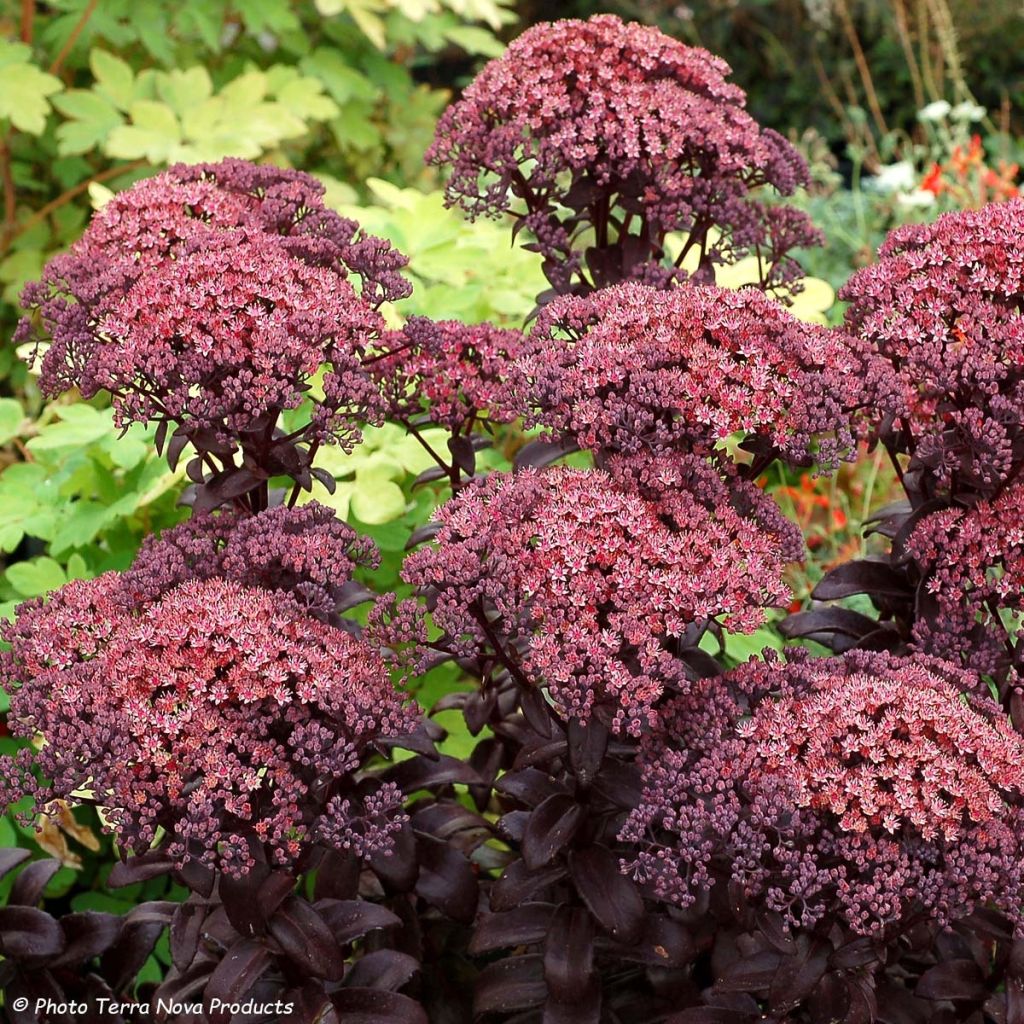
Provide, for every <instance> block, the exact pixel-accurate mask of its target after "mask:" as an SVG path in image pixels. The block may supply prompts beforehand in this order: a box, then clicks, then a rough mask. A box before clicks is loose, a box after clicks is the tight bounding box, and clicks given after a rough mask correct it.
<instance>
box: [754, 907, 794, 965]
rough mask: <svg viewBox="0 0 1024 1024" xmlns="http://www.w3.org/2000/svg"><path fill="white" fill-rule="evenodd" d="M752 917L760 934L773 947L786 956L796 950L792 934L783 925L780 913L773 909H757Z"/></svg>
mask: <svg viewBox="0 0 1024 1024" xmlns="http://www.w3.org/2000/svg"><path fill="white" fill-rule="evenodd" d="M754 917H755V920H756V921H757V927H758V928H760V930H761V934H762V935H763V936H764V937H765V938H766V939H767V940H768V942H769V943H770V944H771V945H772V946H774V947H775V949H777V950H778V951H779V952H780V953H784V954H786V955H787V956H788V955H789V954H791V953H794V952H795V951H796V944H795V943H794V942H793V936H792V935H791V934H790V933H789V932H788V931H786V929H785V927H784V926H783V921H782V915H781V914H779V913H777V912H776V911H774V910H758V911H757V912H756V914H755V915H754Z"/></svg>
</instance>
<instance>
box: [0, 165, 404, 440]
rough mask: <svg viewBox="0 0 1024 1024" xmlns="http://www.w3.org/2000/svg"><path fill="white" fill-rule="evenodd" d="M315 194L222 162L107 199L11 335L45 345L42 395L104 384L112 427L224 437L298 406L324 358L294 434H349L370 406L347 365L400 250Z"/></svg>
mask: <svg viewBox="0 0 1024 1024" xmlns="http://www.w3.org/2000/svg"><path fill="white" fill-rule="evenodd" d="M322 195H323V188H322V186H320V185H319V184H318V183H317V182H315V181H314V179H312V178H310V177H309V176H308V175H305V174H301V173H299V172H296V171H284V170H279V169H277V168H272V167H257V166H255V165H252V164H249V163H246V162H245V161H241V160H226V161H224V162H223V163H220V164H212V165H199V166H196V167H172V168H171V169H170V170H168V171H166V172H165V173H163V174H160V175H157V176H156V177H153V178H149V179H146V180H144V181H142V182H139V183H138V184H137V185H135V186H133V187H132V188H130V189H128V190H127V191H125V192H123V193H121V194H120V195H118V196H116V197H115V198H114V199H112V200H111V201H110V202H109V203H108V204H107V205H106V206H105V207H104V208H103V209H102V210H101V211H100V212H99V213H98V214H97V215H96V217H95V218H94V219H93V222H92V224H91V225H90V226H89V228H88V229H87V231H86V233H85V235H84V236H83V237H82V239H81V240H80V241H79V242H77V243H76V244H75V245H74V246H73V247H72V249H71V250H70V252H68V253H66V254H64V255H60V256H57V257H55V258H54V259H53V260H51V261H50V263H49V264H48V265H47V267H46V269H45V270H44V272H43V276H42V279H41V280H40V281H39V282H37V283H34V284H30V285H28V286H26V289H25V292H24V295H23V303H24V305H25V306H26V307H27V308H28V309H29V310H30V311H31V315H30V316H28V317H26V318H25V319H24V320H23V321H22V323H21V324H20V325H19V328H18V333H17V338H18V339H19V340H32V339H34V340H36V341H38V342H44V343H45V342H47V341H49V347H48V348H47V349H46V351H45V354H44V356H43V362H42V375H41V378H40V386H41V387H42V389H43V391H44V392H45V393H46V394H49V395H55V394H59V393H60V392H62V391H64V390H67V389H68V388H70V387H78V388H80V389H81V391H82V393H83V395H85V396H86V397H91V396H92V395H94V394H95V393H96V392H97V391H99V390H108V391H110V392H111V393H112V395H113V400H114V409H115V414H116V416H117V421H118V423H120V424H126V423H129V422H131V421H134V420H139V421H147V420H170V421H173V422H178V423H186V422H187V423H189V424H190V425H191V426H192V427H193V428H196V429H213V430H214V431H215V432H216V433H217V434H218V436H221V437H228V436H230V435H232V434H237V433H241V432H244V431H245V430H246V429H252V428H253V427H254V426H255V427H256V428H261V427H262V426H263V425H264V423H265V418H266V416H268V415H270V416H271V417H276V415H277V414H278V413H279V412H280V411H281V410H282V409H287V408H293V407H295V406H296V405H298V404H299V402H300V401H301V400H302V398H303V396H304V394H305V393H306V392H307V391H308V387H309V382H310V379H311V378H312V377H313V375H314V374H315V373H316V372H317V371H318V369H319V368H320V367H321V366H322V365H324V364H328V367H329V369H328V372H327V373H326V375H325V377H324V383H323V391H324V397H323V398H322V399H321V400H320V401H319V402H318V403H317V407H316V411H315V413H314V417H313V423H312V424H311V427H310V430H309V434H308V437H307V440H320V441H328V440H334V441H339V442H341V443H343V444H346V445H350V444H351V443H353V441H354V440H355V439H358V432H357V431H358V423H359V421H361V420H365V419H368V418H369V419H372V418H373V417H375V416H377V415H379V409H378V408H377V405H378V404H379V403H378V399H377V395H376V389H375V388H374V386H373V382H372V381H371V380H370V378H369V377H368V376H367V375H366V373H365V372H364V371H363V370H362V368H361V365H360V361H361V357H362V356H363V354H364V353H365V351H366V349H367V347H369V346H370V345H372V344H374V343H375V342H376V340H377V339H378V337H379V335H380V334H381V333H382V331H383V321H382V319H381V317H380V314H379V313H378V312H377V307H378V306H379V305H380V303H381V302H383V301H385V300H387V299H395V298H401V297H402V296H404V295H407V294H408V292H409V285H408V283H407V282H405V281H404V279H403V278H402V277H401V274H400V273H399V271H400V269H401V267H402V265H403V264H404V262H405V260H404V258H403V257H401V256H400V255H399V254H398V253H396V252H395V251H394V250H393V249H391V248H390V246H389V245H388V244H387V243H385V242H383V241H381V240H380V239H375V238H370V237H361V236H358V235H357V230H358V229H357V226H356V225H355V223H354V222H352V221H349V220H346V219H344V218H341V217H339V216H338V215H337V214H335V213H333V211H330V210H328V209H326V208H325V207H324V205H323V198H322ZM356 278H358V279H359V280H360V281H361V293H357V291H356V289H355V288H354V287H353V284H352V280H355V279H356Z"/></svg>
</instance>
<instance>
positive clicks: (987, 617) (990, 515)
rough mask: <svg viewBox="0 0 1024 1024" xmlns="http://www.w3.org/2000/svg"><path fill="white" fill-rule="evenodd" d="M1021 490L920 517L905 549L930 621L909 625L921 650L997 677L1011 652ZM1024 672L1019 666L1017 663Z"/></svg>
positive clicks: (1023, 526)
mask: <svg viewBox="0 0 1024 1024" xmlns="http://www.w3.org/2000/svg"><path fill="white" fill-rule="evenodd" d="M1022 513H1024V484H1019V483H1018V484H1013V485H1012V486H1010V487H1007V488H1006V489H1005V490H1004V491H1003V492H1002V493H1001V494H1000V495H999V496H998V497H996V498H994V499H992V500H991V501H980V502H978V503H977V505H975V506H974V507H973V508H970V509H965V508H948V509H943V510H942V511H939V512H933V513H932V514H931V515H927V516H925V517H924V518H923V519H921V520H920V522H919V523H918V524H917V526H916V527H915V528H914V532H913V533H912V534H911V536H910V538H909V540H908V542H907V552H908V554H910V555H911V556H912V557H913V558H914V560H915V561H916V563H917V565H918V566H919V567H920V568H921V571H922V572H923V573H924V575H925V584H924V586H925V590H926V592H927V594H928V596H929V598H930V599H931V600H932V601H934V602H935V605H936V614H934V615H930V616H926V617H925V616H922V617H921V618H919V619H918V621H917V622H915V624H914V638H915V641H916V642H917V644H918V646H919V647H921V648H922V649H923V650H925V651H927V652H929V653H930V654H934V655H937V656H940V657H943V658H948V659H950V660H951V661H957V660H961V659H966V660H967V663H968V666H969V667H970V668H972V669H974V670H975V671H976V672H983V673H985V674H989V675H993V676H996V677H998V678H1005V677H1006V676H1007V673H1008V669H1010V668H1011V666H1012V664H1013V663H1014V662H1015V661H1017V662H1020V659H1021V658H1024V651H1020V650H1019V648H1018V644H1019V639H1020V635H1021V628H1022V627H1021V622H1020V618H1019V616H1020V613H1021V610H1022V605H1024V516H1022ZM1021 664H1022V665H1024V662H1021Z"/></svg>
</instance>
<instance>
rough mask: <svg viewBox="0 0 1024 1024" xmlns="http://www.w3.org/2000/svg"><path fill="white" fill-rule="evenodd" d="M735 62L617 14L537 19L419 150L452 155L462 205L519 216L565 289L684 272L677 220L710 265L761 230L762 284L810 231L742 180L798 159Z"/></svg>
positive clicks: (776, 183) (708, 269)
mask: <svg viewBox="0 0 1024 1024" xmlns="http://www.w3.org/2000/svg"><path fill="white" fill-rule="evenodd" d="M728 74H729V67H728V66H727V65H726V64H725V63H724V61H722V60H719V59H718V58H717V57H714V56H712V55H711V54H710V53H708V52H707V51H706V50H702V49H699V48H695V47H690V46H685V45H683V44H682V43H680V42H677V41H676V40H674V39H672V38H670V37H669V36H666V35H664V34H663V33H662V32H660V31H659V30H658V29H656V28H651V27H648V26H644V25H638V24H623V22H622V21H620V20H619V19H618V18H617V17H614V16H612V15H599V16H596V17H593V18H591V19H590V20H588V21H556V22H554V23H552V24H543V25H537V26H535V27H533V28H531V29H528V30H527V31H526V32H524V33H523V34H522V35H521V36H519V37H518V38H517V39H516V40H514V41H513V42H512V43H511V45H510V46H509V47H508V49H507V50H506V51H505V53H504V54H503V55H502V56H501V57H500V58H498V59H497V60H493V61H491V62H490V63H489V64H488V65H487V66H486V67H485V68H484V69H483V71H481V72H480V74H479V75H478V76H477V77H476V79H475V80H474V81H473V82H472V84H471V85H470V86H469V87H468V88H467V89H466V90H465V91H464V93H463V94H462V97H461V99H459V101H458V102H457V103H455V104H453V105H452V106H451V107H450V108H449V109H448V110H447V111H446V112H445V114H444V115H443V117H442V118H441V121H440V123H439V125H438V128H437V134H436V136H435V139H434V144H433V145H432V146H431V148H430V150H429V151H428V154H427V159H428V160H429V161H430V162H431V163H434V164H438V165H450V166H451V177H450V179H449V182H448V186H447V194H448V199H449V201H450V202H452V203H457V204H459V205H460V206H462V207H463V208H464V209H465V210H466V211H467V212H468V213H469V214H470V215H471V216H474V217H475V216H478V215H480V214H486V215H493V214H499V213H503V212H505V211H507V210H512V211H513V212H514V213H515V214H516V215H517V216H518V217H520V218H521V220H522V222H523V225H524V226H525V227H527V228H528V229H529V231H530V232H531V234H532V235H533V236H534V238H535V239H536V244H537V247H538V249H539V251H540V252H541V253H542V255H543V256H544V258H545V261H546V263H545V272H546V273H547V274H548V277H549V279H550V280H551V282H552V284H553V285H554V286H555V289H556V290H557V291H559V292H563V293H564V292H567V291H568V290H569V289H570V288H571V287H576V286H578V285H579V284H583V285H584V286H589V287H603V286H604V285H607V284H612V283H615V282H617V281H621V280H623V279H636V280H647V281H648V282H650V283H652V284H659V283H660V284H665V283H666V282H667V281H670V280H672V279H673V277H675V276H678V273H677V272H676V271H675V270H674V268H673V267H671V266H669V265H666V264H665V262H664V252H663V251H662V243H663V241H664V238H665V235H666V233H668V232H671V231H683V232H688V233H689V234H690V237H691V239H692V240H693V244H694V245H695V246H696V247H697V248H696V249H695V251H697V252H700V253H701V255H702V259H701V273H702V274H704V275H706V276H710V275H713V267H714V265H715V264H717V263H721V262H733V261H734V260H735V259H737V258H739V257H741V256H743V255H746V254H747V253H748V252H749V251H752V249H753V248H754V247H755V246H757V247H759V248H760V249H761V251H762V253H765V254H767V255H768V258H769V266H770V269H769V271H768V274H767V277H768V280H766V281H765V284H766V286H769V287H772V286H775V287H778V286H784V285H785V284H786V283H787V282H788V281H789V280H790V279H791V278H792V277H793V276H795V272H796V271H795V268H794V266H793V265H792V263H791V261H789V260H788V258H787V257H786V255H785V253H786V251H788V249H789V248H790V247H791V246H792V245H794V244H797V245H808V244H818V243H819V236H818V235H817V233H816V232H815V231H814V229H813V228H812V227H811V226H810V224H809V222H808V221H807V220H806V218H804V217H803V215H801V214H798V213H794V214H793V215H792V216H791V217H790V218H789V219H788V221H787V222H786V224H785V225H783V224H782V223H780V222H777V221H776V220H775V219H774V215H773V213H772V212H771V208H770V207H766V206H765V205H764V204H763V203H761V202H758V201H755V200H754V199H753V198H752V197H751V192H752V191H753V190H755V189H758V188H759V187H761V186H770V187H771V188H773V189H774V190H775V191H777V192H778V193H782V194H783V195H788V194H790V193H792V192H793V190H794V189H795V188H796V187H797V186H798V185H801V184H803V183H804V182H805V181H806V179H807V167H806V165H805V164H804V161H803V160H802V158H801V157H800V156H799V154H798V153H797V152H796V150H795V149H794V148H793V147H792V146H791V145H790V144H789V143H788V142H786V140H785V139H783V138H782V137H781V136H780V135H778V134H777V133H776V132H773V131H770V130H767V129H763V128H761V126H760V125H758V124H757V122H756V121H754V120H753V118H751V117H750V115H749V114H748V113H747V112H746V111H745V110H744V103H745V99H746V97H745V96H744V93H743V91H742V90H741V89H740V88H739V87H737V86H735V85H732V84H730V83H729V82H727V81H726V76H727V75H728ZM797 221H799V228H797V223H796V222H797ZM582 227H586V228H589V229H591V230H590V231H587V232H584V231H581V228H582ZM794 229H797V230H794ZM581 237H583V238H587V241H586V242H583V241H581ZM624 240H628V242H626V244H623V241H624ZM779 243H784V245H782V248H781V251H779V252H775V251H774V250H775V249H776V247H777V246H778V245H779ZM584 264H585V265H586V266H585V268H584ZM587 272H589V280H588V278H587ZM576 278H579V279H580V280H579V281H578V282H576V283H575V284H574V279H576ZM712 279H713V277H712Z"/></svg>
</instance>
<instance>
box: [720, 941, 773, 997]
mask: <svg viewBox="0 0 1024 1024" xmlns="http://www.w3.org/2000/svg"><path fill="white" fill-rule="evenodd" d="M782 960H783V957H782V955H781V954H779V953H777V952H775V951H774V950H767V949H765V950H762V951H761V952H759V953H754V954H753V955H751V956H747V957H742V958H741V959H739V960H734V961H733V962H732V963H731V964H729V965H728V966H727V967H726V968H725V969H724V970H723V971H722V976H721V977H720V978H719V979H718V980H717V981H716V983H715V988H716V989H717V990H718V991H720V992H758V993H760V992H767V991H768V988H769V986H770V985H771V983H772V979H773V978H774V977H775V972H776V971H777V970H778V969H779V965H780V963H781V962H782Z"/></svg>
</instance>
